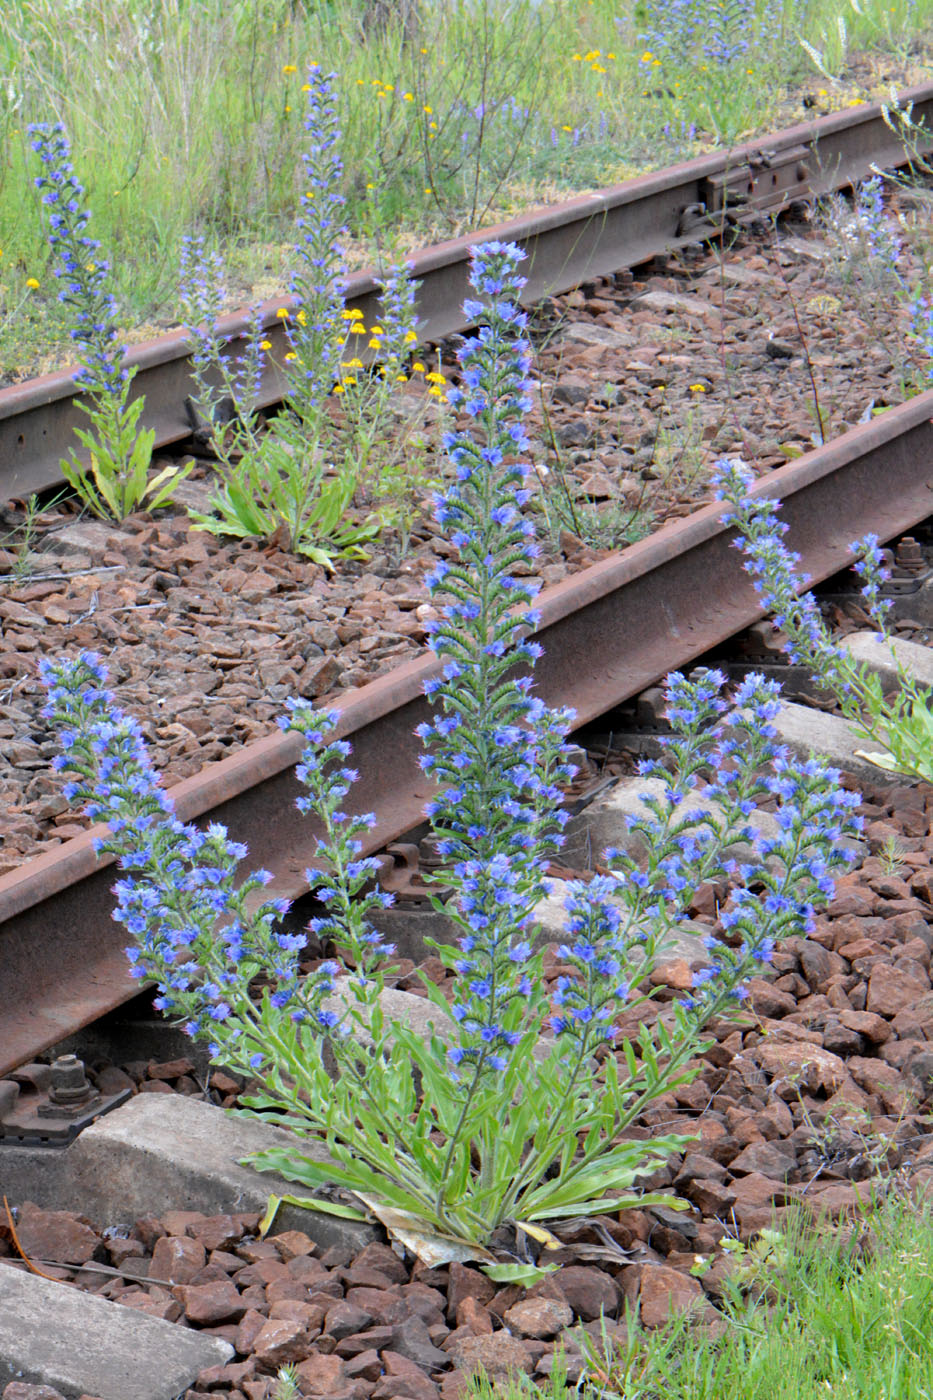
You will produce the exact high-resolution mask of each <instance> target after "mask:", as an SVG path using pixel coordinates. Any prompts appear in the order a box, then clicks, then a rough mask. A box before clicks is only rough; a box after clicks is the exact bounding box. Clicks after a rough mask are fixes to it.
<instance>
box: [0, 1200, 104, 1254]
mask: <svg viewBox="0 0 933 1400" xmlns="http://www.w3.org/2000/svg"><path fill="white" fill-rule="evenodd" d="M16 1233H17V1235H18V1236H19V1242H20V1244H21V1245H22V1247H23V1250H24V1252H25V1253H26V1254H27V1255H28V1257H29V1258H30V1259H45V1260H47V1261H49V1262H51V1263H54V1264H86V1263H87V1261H88V1259H90V1258H92V1256H93V1254H94V1251H95V1250H96V1249H97V1247H98V1245H100V1244H101V1238H100V1235H98V1234H96V1233H95V1231H94V1230H92V1229H91V1227H90V1225H88V1224H87V1222H86V1221H84V1220H82V1219H80V1218H79V1217H78V1216H77V1215H74V1214H72V1213H71V1211H67V1210H43V1209H42V1208H41V1207H40V1206H37V1205H34V1204H33V1202H32V1201H24V1202H23V1204H22V1205H21V1206H20V1209H19V1215H18V1219H17V1221H16Z"/></svg>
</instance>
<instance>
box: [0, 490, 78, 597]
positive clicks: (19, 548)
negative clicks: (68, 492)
mask: <svg viewBox="0 0 933 1400" xmlns="http://www.w3.org/2000/svg"><path fill="white" fill-rule="evenodd" d="M64 494H65V493H64V492H62V493H61V494H60V495H58V496H54V497H53V498H52V499H51V500H50V501H46V502H44V503H43V502H41V501H40V500H39V497H38V496H37V495H36V493H35V492H33V493H32V495H31V496H30V497H29V498H28V499H27V501H26V503H25V509H24V511H23V519H22V522H21V523H20V524H19V525H16V526H14V528H13V529H12V530H9V531H8V532H7V533H6V534H5V535H0V546H3V545H5V544H7V543H8V542H9V543H10V544H12V550H8V551H7V552H8V553H12V555H13V568H12V570H11V571H10V572H11V574H12V577H13V579H14V580H15V581H16V583H22V582H24V580H25V579H27V578H29V576H30V574H31V573H32V572H33V570H34V568H35V555H34V553H33V545H34V543H35V539H36V530H37V528H38V522H39V519H40V518H41V516H42V515H43V513H44V512H45V511H47V510H50V509H51V508H52V506H54V505H56V504H57V503H58V502H59V501H60V500H61V498H62V496H63V495H64ZM9 576H10V575H6V577H9Z"/></svg>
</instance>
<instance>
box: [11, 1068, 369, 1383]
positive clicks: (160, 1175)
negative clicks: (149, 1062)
mask: <svg viewBox="0 0 933 1400" xmlns="http://www.w3.org/2000/svg"><path fill="white" fill-rule="evenodd" d="M296 1145H297V1147H298V1148H299V1150H300V1151H301V1152H302V1153H304V1154H305V1155H306V1156H308V1157H312V1158H313V1159H314V1160H315V1161H327V1160H328V1158H327V1154H326V1153H325V1152H324V1151H323V1150H322V1149H321V1148H319V1147H316V1146H314V1145H313V1144H310V1143H302V1142H301V1141H300V1139H297V1138H296V1137H295V1135H294V1134H292V1133H290V1132H286V1131H285V1130H284V1129H282V1128H274V1127H271V1126H270V1125H269V1124H267V1123H262V1122H260V1121H259V1120H258V1119H250V1118H244V1117H240V1116H237V1115H232V1114H229V1113H226V1112H224V1110H223V1109H220V1108H215V1107H214V1106H213V1104H208V1103H203V1102H202V1101H201V1100H199V1099H191V1098H187V1097H186V1096H185V1095H183V1094H139V1095H137V1097H136V1098H134V1099H130V1100H129V1101H128V1102H127V1103H125V1104H123V1105H122V1106H121V1107H120V1108H118V1109H115V1110H114V1112H113V1113H110V1114H108V1115H107V1116H106V1117H104V1118H101V1119H99V1121H98V1122H96V1123H94V1124H92V1125H91V1127H89V1128H85V1130H84V1132H83V1133H82V1134H81V1135H80V1137H79V1138H77V1140H76V1141H75V1142H73V1143H72V1144H71V1145H70V1146H69V1147H68V1148H66V1149H65V1151H63V1152H54V1153H53V1152H50V1151H48V1149H45V1150H42V1149H34V1150H32V1151H30V1149H28V1148H6V1147H4V1148H2V1149H0V1176H2V1178H3V1181H4V1191H5V1192H6V1194H7V1195H9V1196H10V1197H11V1199H13V1200H16V1199H19V1200H24V1199H28V1200H31V1201H35V1202H36V1204H37V1205H43V1206H50V1207H54V1208H56V1209H59V1210H77V1211H80V1212H81V1213H82V1214H83V1215H86V1216H87V1217H88V1218H89V1219H91V1220H93V1221H94V1222H95V1224H96V1225H98V1226H103V1225H115V1224H119V1223H122V1222H129V1221H133V1220H136V1219H137V1218H138V1217H139V1216H142V1215H148V1214H150V1213H152V1214H156V1215H158V1214H161V1213H162V1212H163V1211H167V1210H197V1211H202V1212H203V1213H204V1214H206V1215H219V1214H229V1213H232V1212H235V1211H264V1210H265V1209H266V1205H267V1203H268V1200H269V1196H270V1195H276V1196H282V1195H288V1194H294V1195H298V1196H300V1195H306V1194H307V1192H305V1191H303V1190H302V1188H301V1187H300V1186H296V1184H295V1183H294V1182H290V1181H286V1180H285V1179H284V1177H280V1176H277V1175H276V1174H275V1173H273V1172H258V1171H255V1170H254V1169H253V1168H252V1167H245V1166H241V1165H240V1159H241V1158H243V1157H245V1156H247V1155H249V1154H251V1153H253V1152H260V1151H262V1150H263V1149H264V1148H268V1147H291V1148H294V1147H296ZM276 1219H277V1224H278V1226H279V1228H280V1229H300V1230H304V1231H305V1233H306V1234H308V1235H310V1236H311V1238H312V1239H314V1240H316V1241H317V1242H318V1243H319V1244H320V1245H321V1246H322V1247H323V1248H325V1249H326V1248H327V1247H328V1246H329V1245H332V1244H337V1243H340V1244H347V1245H349V1246H351V1247H352V1248H353V1249H355V1250H360V1249H363V1248H364V1246H365V1245H367V1244H369V1243H370V1242H371V1241H372V1240H373V1239H374V1238H376V1236H375V1234H374V1231H373V1229H372V1227H370V1226H368V1225H364V1224H361V1223H359V1222H357V1221H352V1220H342V1219H340V1218H339V1217H337V1216H332V1215H323V1214H321V1213H319V1212H316V1211H307V1210H298V1209H296V1208H294V1207H290V1206H289V1207H286V1206H283V1207H282V1208H281V1209H280V1212H279V1215H278V1216H277V1218H276ZM89 1393H90V1394H94V1393H95V1392H94V1391H93V1390H91V1391H89Z"/></svg>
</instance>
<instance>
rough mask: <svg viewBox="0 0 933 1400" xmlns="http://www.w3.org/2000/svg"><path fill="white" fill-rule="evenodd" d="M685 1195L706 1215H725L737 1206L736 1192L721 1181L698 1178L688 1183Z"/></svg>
mask: <svg viewBox="0 0 933 1400" xmlns="http://www.w3.org/2000/svg"><path fill="white" fill-rule="evenodd" d="M684 1194H685V1195H686V1196H687V1197H688V1198H689V1199H690V1200H691V1201H692V1202H693V1204H694V1205H695V1206H696V1208H697V1210H699V1211H702V1213H703V1214H704V1215H724V1214H725V1213H726V1212H727V1211H728V1210H730V1208H731V1207H732V1206H733V1205H734V1204H735V1199H736V1197H735V1192H734V1191H733V1189H732V1187H731V1186H726V1185H724V1183H723V1182H721V1181H707V1180H704V1179H703V1178H702V1177H698V1178H696V1179H695V1180H693V1181H690V1182H688V1183H687V1187H686V1190H685V1192H684Z"/></svg>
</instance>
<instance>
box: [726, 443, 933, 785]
mask: <svg viewBox="0 0 933 1400" xmlns="http://www.w3.org/2000/svg"><path fill="white" fill-rule="evenodd" d="M715 470H716V473H717V476H716V480H717V495H718V496H719V498H720V499H721V500H724V501H725V502H726V503H727V504H728V506H729V509H728V511H727V512H726V514H725V515H724V516H723V520H724V522H726V523H732V524H734V525H735V526H736V527H737V528H738V530H739V532H740V534H739V540H738V543H739V545H740V547H741V548H742V549H743V551H744V553H745V555H746V559H747V564H746V568H747V570H748V572H749V573H750V574H751V575H752V577H753V579H754V580H755V589H756V591H757V593H758V595H759V597H760V598H761V601H762V603H763V605H764V607H765V609H766V610H767V612H769V613H770V614H771V617H772V620H773V622H774V625H775V626H776V627H778V628H780V630H781V631H782V632H783V633H784V634H785V636H786V637H787V642H786V650H787V652H788V654H789V655H790V657H791V659H792V660H793V661H794V662H796V663H797V664H798V665H802V666H807V667H809V668H811V669H812V670H813V672H814V673H815V674H817V675H818V676H819V677H820V681H821V683H822V684H823V685H825V686H826V688H827V689H828V690H830V691H831V692H832V694H833V695H835V697H836V699H837V701H838V703H839V707H840V709H841V711H842V713H843V714H844V715H845V717H846V718H847V719H849V720H852V721H853V722H854V724H855V726H856V728H857V729H858V731H859V732H860V733H861V734H862V735H864V736H865V738H866V739H870V740H872V741H874V742H875V743H881V744H883V745H884V750H883V751H881V752H878V751H875V750H872V751H860V756H861V757H864V758H867V759H869V760H870V761H871V762H872V763H874V764H877V766H878V767H879V768H883V769H885V770H886V771H887V772H890V773H905V774H907V775H909V776H912V777H917V778H925V779H928V780H929V779H931V778H933V693H931V691H930V690H929V688H928V687H927V686H925V685H923V684H921V683H920V682H919V681H917V680H916V678H915V677H913V676H911V675H909V674H908V673H907V672H906V671H905V669H904V667H903V666H902V664H901V662H900V660H899V658H898V655H897V651H896V650H895V648H894V647H893V646H892V648H891V654H892V657H893V659H894V662H895V665H896V667H897V672H898V679H899V689H898V693H897V694H896V696H895V697H894V698H893V699H892V700H887V699H885V695H884V690H883V687H882V683H881V678H880V677H879V676H878V674H877V673H876V672H874V671H872V670H870V669H869V667H868V666H866V665H865V664H864V663H862V662H859V661H857V660H856V659H855V658H854V657H853V656H852V655H851V654H850V653H849V652H848V651H847V650H846V649H845V647H842V646H839V645H837V643H836V642H835V641H834V640H833V639H832V637H831V636H830V633H829V630H828V628H827V626H826V624H825V622H824V621H823V618H822V616H821V614H820V610H819V606H818V604H817V602H816V599H815V598H814V597H813V595H812V593H806V592H802V591H801V590H802V587H803V585H802V582H801V580H800V579H799V578H798V577H797V575H796V572H795V568H794V565H795V563H796V562H797V556H796V555H792V554H791V553H790V552H789V551H788V549H787V548H786V546H785V545H784V543H783V541H782V538H781V537H782V535H783V534H784V533H785V531H786V529H787V526H786V525H785V524H783V522H782V521H780V520H779V519H778V516H777V505H776V503H775V502H774V501H771V500H769V499H768V498H767V497H765V496H751V495H749V488H750V487H751V485H752V484H753V482H754V479H755V478H754V474H753V473H752V472H751V471H750V470H749V468H748V467H747V466H746V465H745V463H744V462H742V461H741V460H740V459H738V458H733V459H729V458H722V459H721V460H720V461H718V462H717V463H716V465H715ZM852 550H853V553H854V554H855V556H856V562H855V565H854V567H855V569H856V570H857V572H858V573H859V574H860V575H861V576H862V578H863V579H864V581H865V582H864V586H863V588H862V596H863V599H864V602H865V607H866V610H867V612H868V614H869V616H870V617H871V618H872V621H873V622H874V623H875V625H876V626H877V627H878V629H879V632H880V633H881V635H882V636H885V635H886V633H885V616H886V613H887V610H888V607H889V604H888V603H887V602H885V600H884V599H883V598H882V597H881V583H882V581H883V560H882V556H881V551H880V549H879V547H878V538H877V536H875V535H866V536H865V538H864V539H863V540H859V541H856V543H855V544H853V545H852Z"/></svg>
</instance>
